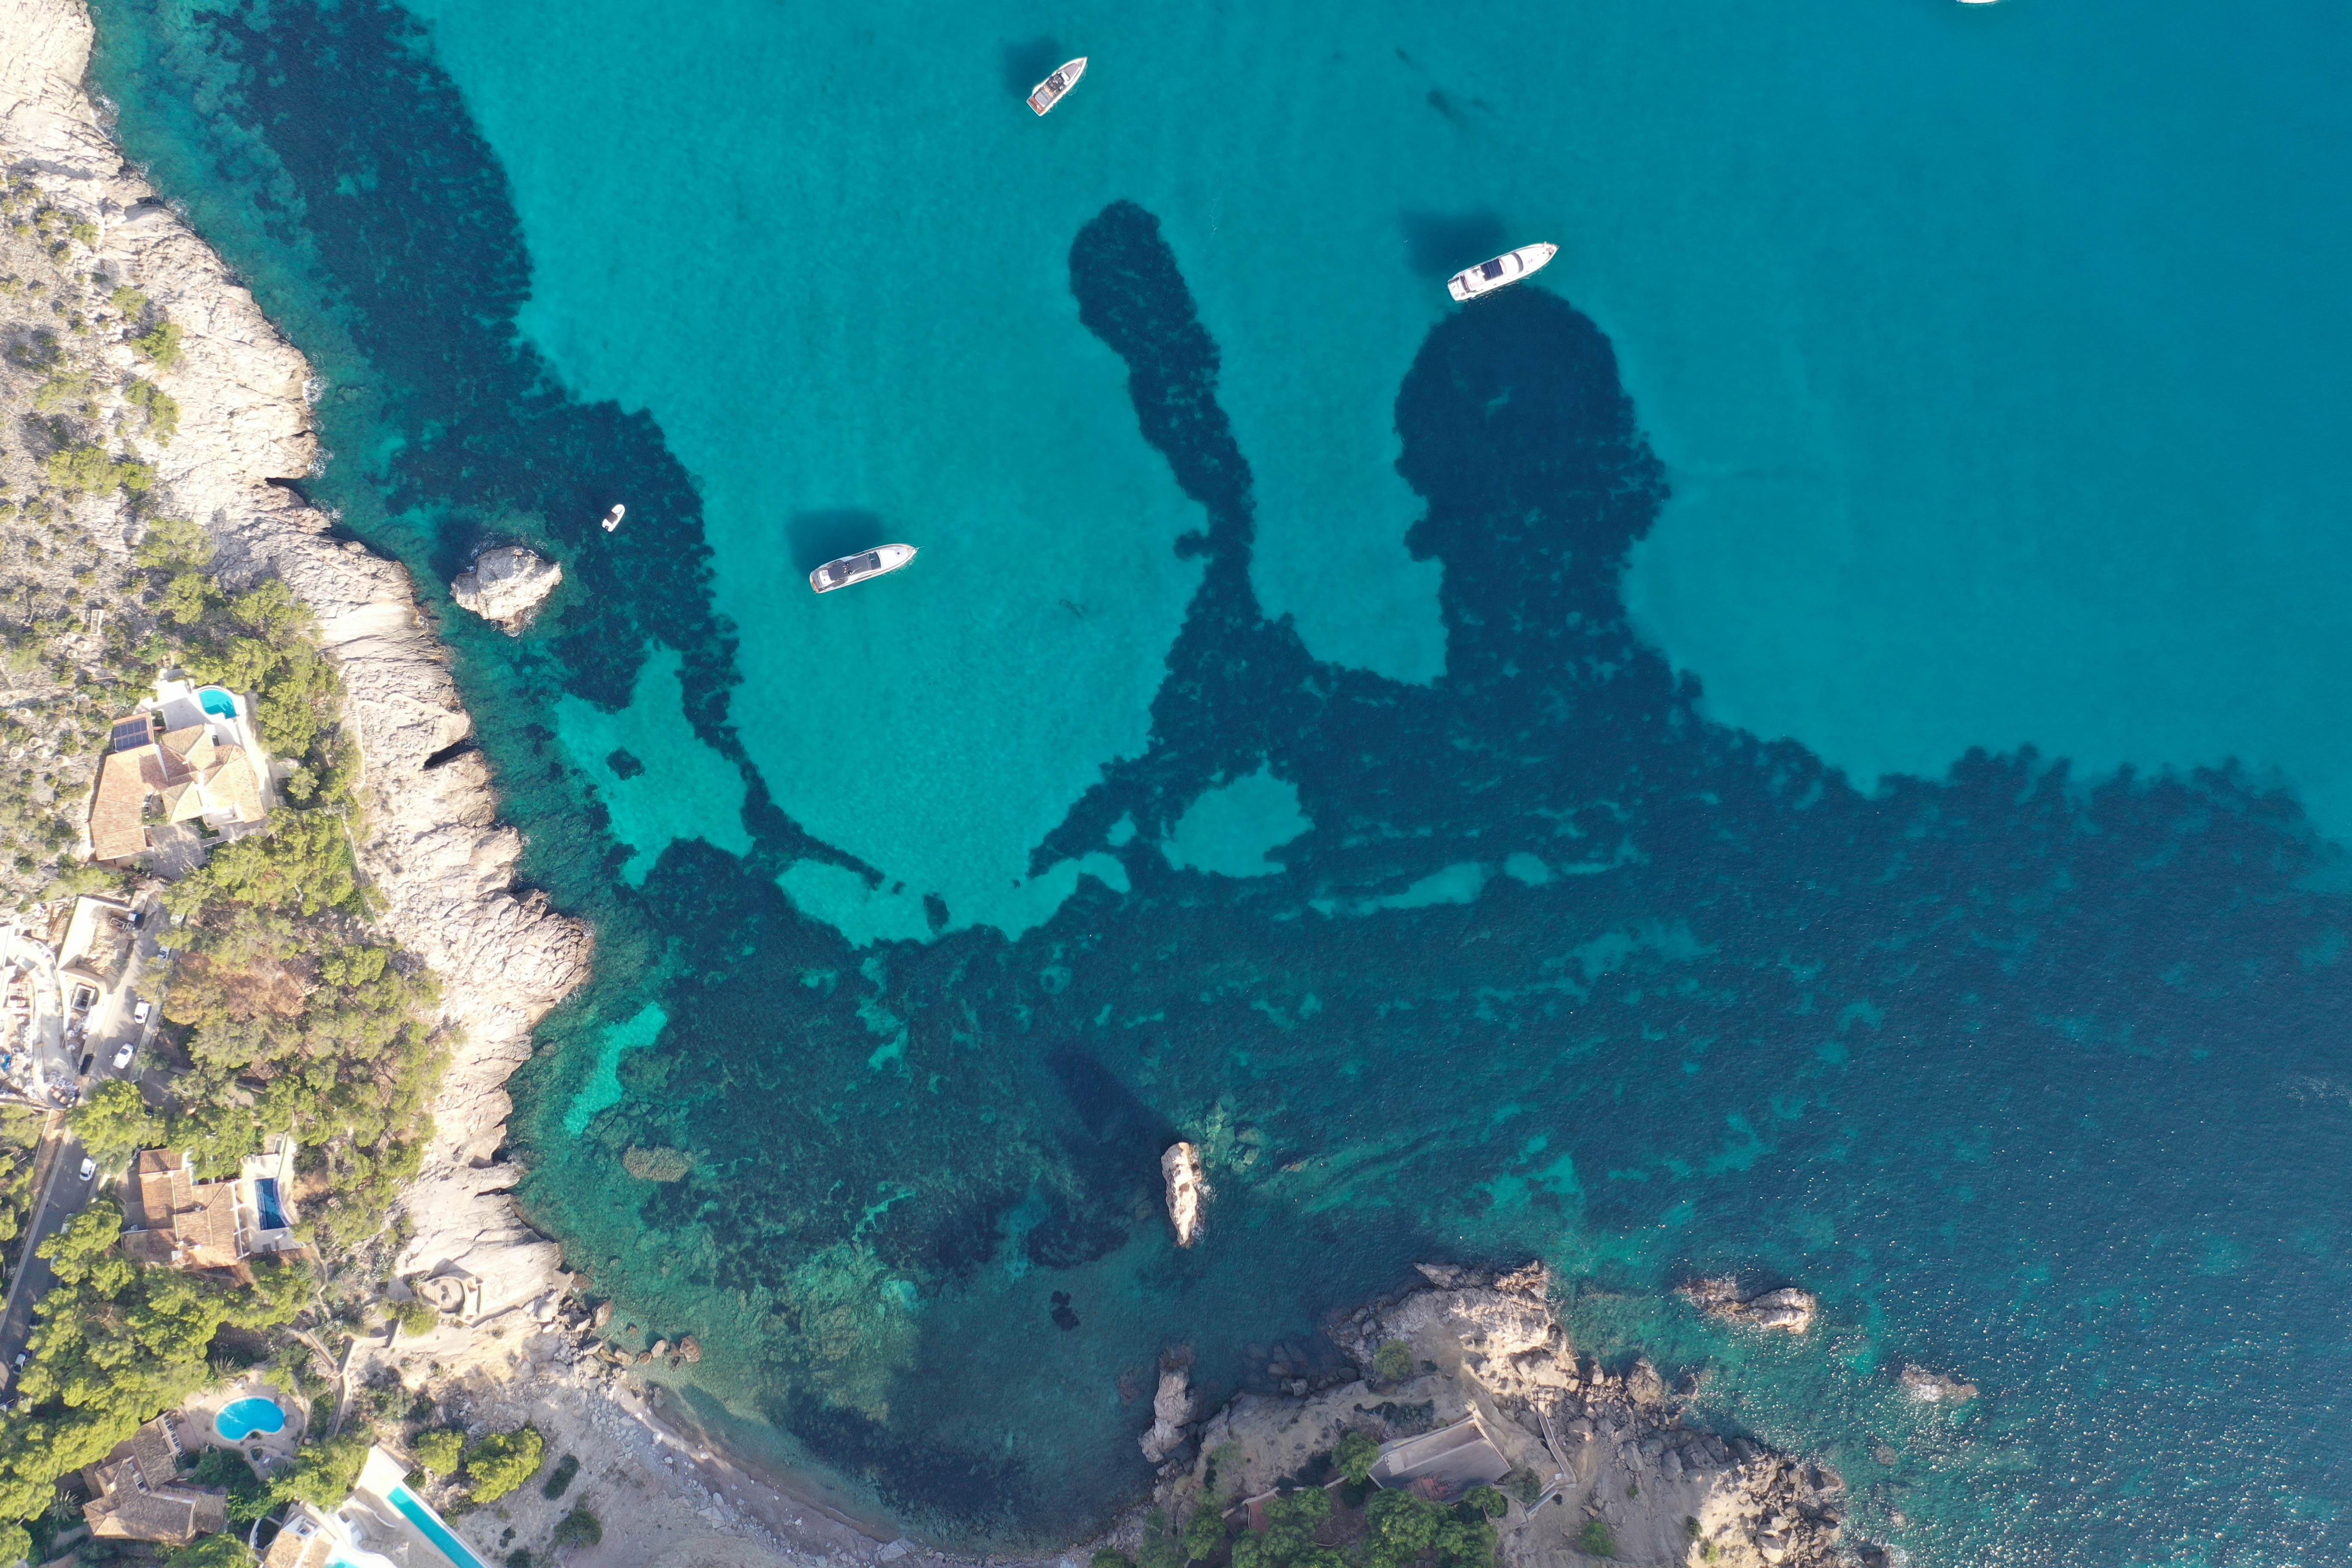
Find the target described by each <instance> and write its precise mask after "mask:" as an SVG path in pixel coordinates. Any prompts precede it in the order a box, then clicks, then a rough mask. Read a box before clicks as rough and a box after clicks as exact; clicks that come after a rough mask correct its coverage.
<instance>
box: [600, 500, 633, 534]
mask: <svg viewBox="0 0 2352 1568" xmlns="http://www.w3.org/2000/svg"><path fill="white" fill-rule="evenodd" d="M628 510H629V509H628V508H627V507H625V506H616V507H614V509H613V510H610V511H608V512H606V513H605V514H604V531H605V532H607V533H610V532H612V531H614V529H616V528H618V527H620V526H621V519H622V517H623V516H625V514H626V513H627V511H628Z"/></svg>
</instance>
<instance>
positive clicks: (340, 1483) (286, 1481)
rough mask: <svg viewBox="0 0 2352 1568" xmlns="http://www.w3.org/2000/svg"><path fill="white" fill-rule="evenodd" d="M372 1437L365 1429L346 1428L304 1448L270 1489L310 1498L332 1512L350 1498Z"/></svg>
mask: <svg viewBox="0 0 2352 1568" xmlns="http://www.w3.org/2000/svg"><path fill="white" fill-rule="evenodd" d="M368 1447H369V1439H368V1436H367V1435H366V1434H365V1433H363V1432H346V1433H344V1434H343V1435H342V1436H339V1437H330V1438H328V1439H327V1440H326V1441H324V1442H322V1443H316V1444H313V1445H311V1446H310V1447H306V1448H304V1449H303V1450H302V1451H301V1452H300V1453H299V1454H297V1455H296V1456H295V1457H294V1464H293V1467H292V1468H289V1470H288V1471H287V1472H286V1473H285V1474H284V1475H282V1476H280V1477H278V1480H277V1482H276V1484H275V1485H274V1486H273V1487H272V1488H271V1490H272V1491H273V1492H275V1493H276V1494H277V1498H278V1501H279V1502H281V1503H286V1502H307V1503H309V1504H310V1506H311V1507H312V1508H316V1509H321V1510H325V1511H326V1512H328V1513H332V1512H334V1511H335V1510H337V1509H339V1508H341V1507H342V1506H343V1504H344V1503H345V1502H347V1501H349V1500H351V1495H352V1486H353V1484H354V1483H356V1482H357V1481H358V1480H359V1479H360V1467H361V1466H362V1465H364V1464H366V1463H367V1455H368Z"/></svg>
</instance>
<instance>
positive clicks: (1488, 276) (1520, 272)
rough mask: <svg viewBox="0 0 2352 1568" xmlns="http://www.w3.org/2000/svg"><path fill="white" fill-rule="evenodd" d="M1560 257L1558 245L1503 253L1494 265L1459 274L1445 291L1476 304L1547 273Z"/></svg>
mask: <svg viewBox="0 0 2352 1568" xmlns="http://www.w3.org/2000/svg"><path fill="white" fill-rule="evenodd" d="M1558 255H1559V246H1557V245H1523V246H1521V247H1518V248H1517V250H1507V251H1505V252H1503V254H1502V255H1500V256H1497V257H1496V258H1495V259H1493V260H1492V261H1482V262H1480V263H1479V264H1478V265H1477V266H1475V267H1473V268H1470V269H1469V270H1468V271H1466V272H1457V273H1455V274H1454V276H1453V277H1451V278H1448V279H1446V280H1445V291H1446V292H1447V293H1449V294H1451V295H1453V296H1454V298H1455V299H1457V300H1475V299H1476V298H1477V297H1478V296H1479V295H1481V294H1491V293H1493V292H1494V291H1495V290H1496V289H1507V288H1509V287H1510V286H1511V285H1512V284H1514V283H1517V281H1519V280H1520V279H1523V278H1526V277H1528V275H1529V274H1531V273H1535V272H1539V271H1541V270H1543V267H1544V264H1545V263H1546V262H1548V261H1549V260H1550V259H1551V258H1553V257H1555V256H1558Z"/></svg>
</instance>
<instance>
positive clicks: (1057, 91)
mask: <svg viewBox="0 0 2352 1568" xmlns="http://www.w3.org/2000/svg"><path fill="white" fill-rule="evenodd" d="M1086 74H1087V57H1086V56H1084V55H1080V56H1079V57H1078V58H1076V59H1074V60H1071V61H1069V62H1068V63H1067V64H1065V65H1060V66H1056V67H1055V68H1054V74H1053V75H1052V76H1049V77H1047V78H1046V79H1045V80H1044V81H1041V82H1039V83H1038V84H1037V85H1036V86H1035V87H1033V88H1031V89H1029V107H1030V108H1031V109H1032V110H1034V111H1035V112H1037V113H1039V114H1043V113H1045V111H1046V110H1049V109H1051V108H1053V107H1054V105H1055V104H1057V103H1059V102H1061V101H1062V100H1063V99H1064V98H1066V96H1068V94H1069V90H1070V89H1072V88H1074V87H1076V86H1077V85H1078V79H1079V78H1080V77H1082V76H1084V75H1086Z"/></svg>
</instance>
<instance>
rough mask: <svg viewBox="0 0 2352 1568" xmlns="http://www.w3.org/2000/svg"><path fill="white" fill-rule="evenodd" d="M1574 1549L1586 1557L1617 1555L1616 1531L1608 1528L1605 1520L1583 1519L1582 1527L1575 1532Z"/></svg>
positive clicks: (1607, 1522)
mask: <svg viewBox="0 0 2352 1568" xmlns="http://www.w3.org/2000/svg"><path fill="white" fill-rule="evenodd" d="M1576 1549H1577V1550H1578V1551H1579V1552H1583V1553H1584V1554H1585V1555H1586V1556H1587V1557H1614V1556H1616V1555H1617V1532H1616V1531H1612V1530H1611V1529H1610V1528H1609V1521H1607V1520H1602V1519H1588V1520H1586V1521H1584V1528H1583V1529H1582V1530H1581V1531H1579V1532H1578V1533H1577V1537H1576Z"/></svg>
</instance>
